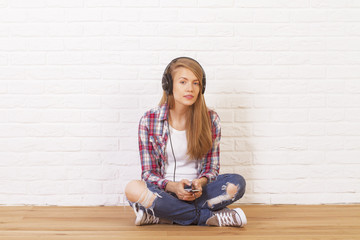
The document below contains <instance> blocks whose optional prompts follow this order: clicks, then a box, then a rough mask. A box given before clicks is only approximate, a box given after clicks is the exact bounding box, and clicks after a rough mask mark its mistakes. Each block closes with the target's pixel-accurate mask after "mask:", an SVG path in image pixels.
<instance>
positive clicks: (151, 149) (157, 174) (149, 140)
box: [139, 104, 221, 189]
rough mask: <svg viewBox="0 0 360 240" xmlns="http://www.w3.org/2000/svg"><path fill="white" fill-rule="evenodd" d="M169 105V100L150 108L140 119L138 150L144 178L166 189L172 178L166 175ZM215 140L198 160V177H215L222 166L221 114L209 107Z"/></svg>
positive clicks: (210, 178) (209, 179)
mask: <svg viewBox="0 0 360 240" xmlns="http://www.w3.org/2000/svg"><path fill="white" fill-rule="evenodd" d="M168 112H169V109H168V107H167V105H166V104H164V105H162V106H159V107H157V108H154V109H151V110H149V111H147V112H146V113H145V114H144V115H143V116H142V118H141V119H140V123H139V151H140V159H141V168H142V174H141V177H142V179H143V180H145V181H147V182H150V183H153V184H155V185H157V186H159V187H160V188H162V189H165V187H166V184H167V183H168V182H169V180H167V179H165V178H164V176H165V164H166V163H167V155H166V149H165V148H166V143H167V140H168V134H169V132H168V122H167V116H168ZM209 114H210V119H211V123H212V124H211V132H212V139H213V144H212V147H211V149H210V150H209V152H208V153H206V154H205V155H204V157H203V158H202V159H199V160H198V161H199V162H198V163H199V164H197V165H198V178H201V177H206V178H207V179H208V181H209V182H211V181H214V180H215V179H216V177H217V176H218V175H219V169H220V161H219V155H220V138H221V127H220V118H219V116H218V115H217V113H216V112H214V111H212V110H209Z"/></svg>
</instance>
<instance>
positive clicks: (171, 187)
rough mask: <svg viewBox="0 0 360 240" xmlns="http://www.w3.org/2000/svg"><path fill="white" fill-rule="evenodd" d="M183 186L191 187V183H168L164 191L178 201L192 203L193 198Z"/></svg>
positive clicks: (185, 180)
mask: <svg viewBox="0 0 360 240" xmlns="http://www.w3.org/2000/svg"><path fill="white" fill-rule="evenodd" d="M185 186H189V187H190V186H191V182H190V181H189V180H187V179H182V180H181V181H180V182H168V184H167V185H166V188H165V190H166V191H168V192H173V193H175V194H176V196H177V197H178V199H180V200H183V201H194V200H195V196H194V194H193V193H191V192H188V191H186V190H185Z"/></svg>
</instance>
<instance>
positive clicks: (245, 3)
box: [235, 0, 309, 8]
mask: <svg viewBox="0 0 360 240" xmlns="http://www.w3.org/2000/svg"><path fill="white" fill-rule="evenodd" d="M235 4H236V5H235V6H238V7H250V8H279V7H289V8H303V7H308V6H309V1H306V0H295V1H286V0H276V1H271V2H269V1H266V0H235Z"/></svg>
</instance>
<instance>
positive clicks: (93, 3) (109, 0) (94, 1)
mask: <svg viewBox="0 0 360 240" xmlns="http://www.w3.org/2000/svg"><path fill="white" fill-rule="evenodd" d="M84 5H85V7H121V6H122V2H121V1H119V0H85V1H84Z"/></svg>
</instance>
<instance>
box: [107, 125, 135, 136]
mask: <svg viewBox="0 0 360 240" xmlns="http://www.w3.org/2000/svg"><path fill="white" fill-rule="evenodd" d="M137 133H138V124H137V123H121V124H104V125H103V127H102V135H103V136H106V137H117V136H120V137H127V136H136V135H137Z"/></svg>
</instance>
